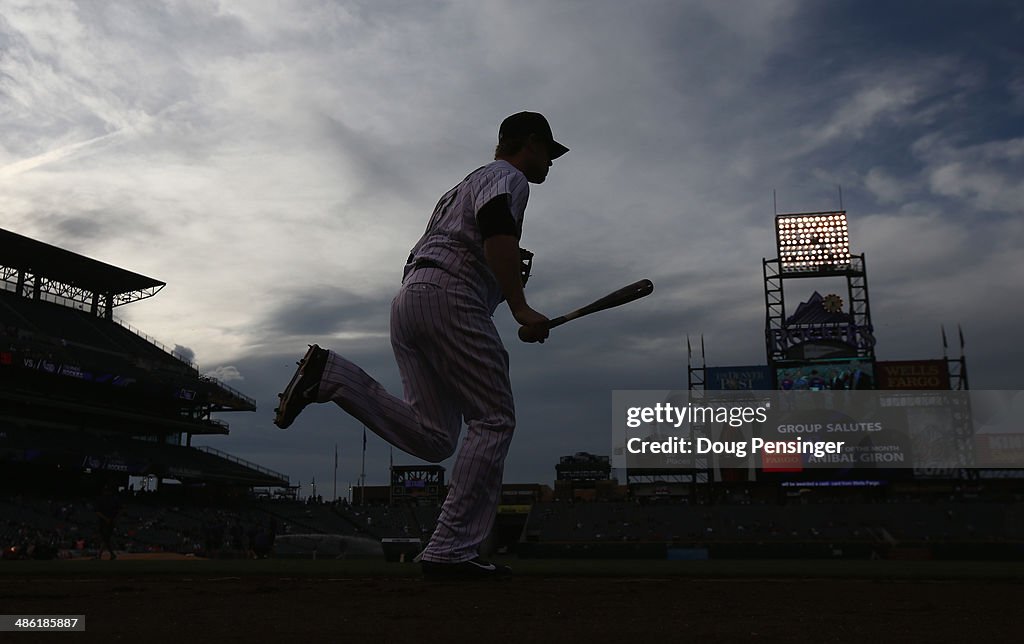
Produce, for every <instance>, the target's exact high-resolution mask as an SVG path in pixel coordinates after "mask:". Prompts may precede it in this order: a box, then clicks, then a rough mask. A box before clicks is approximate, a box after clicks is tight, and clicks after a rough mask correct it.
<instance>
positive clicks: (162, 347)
mask: <svg viewBox="0 0 1024 644" xmlns="http://www.w3.org/2000/svg"><path fill="white" fill-rule="evenodd" d="M111 319H112V320H113V321H114V322H117V323H118V324H120V325H121V326H122V327H124V328H125V329H128V330H129V331H131V332H132V333H134V334H135V335H137V336H139V337H140V338H142V339H143V340H145V341H146V342H148V343H150V344H152V345H154V346H156V348H158V349H160V350H161V351H163V352H164V353H167V354H169V355H170V356H171V357H173V358H175V359H176V360H179V361H181V362H184V363H185V364H187V365H188V366H190V367H192V368H193V369H195V370H196V371H199V365H197V364H196V363H194V362H192V361H191V360H189V359H188V358H186V357H184V356H183V355H181V354H180V353H178V352H177V351H175V350H174V349H171V348H169V347H167V346H166V345H165V344H163V343H162V342H160V341H159V340H157V339H156V338H154V337H152V336H150V335H147V334H146V333H144V332H143V331H141V330H139V329H137V328H135V327H134V326H132V325H131V324H129V323H128V322H125V321H124V320H122V319H121V318H119V317H112V318H111Z"/></svg>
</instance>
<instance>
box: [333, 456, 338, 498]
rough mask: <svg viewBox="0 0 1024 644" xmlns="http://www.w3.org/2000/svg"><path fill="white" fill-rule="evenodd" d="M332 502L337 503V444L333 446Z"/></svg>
mask: <svg viewBox="0 0 1024 644" xmlns="http://www.w3.org/2000/svg"><path fill="white" fill-rule="evenodd" d="M334 502H335V503H337V502H338V444H337V443H335V444H334Z"/></svg>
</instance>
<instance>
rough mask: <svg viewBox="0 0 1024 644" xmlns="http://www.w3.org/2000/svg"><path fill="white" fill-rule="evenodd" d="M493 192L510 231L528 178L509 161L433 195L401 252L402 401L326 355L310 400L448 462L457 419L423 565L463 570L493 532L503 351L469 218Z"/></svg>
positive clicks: (504, 440) (505, 388)
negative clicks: (414, 239)
mask: <svg viewBox="0 0 1024 644" xmlns="http://www.w3.org/2000/svg"><path fill="white" fill-rule="evenodd" d="M502 195H508V204H509V207H510V209H511V211H512V215H513V219H514V220H515V225H516V229H517V231H520V232H521V230H522V223H523V216H524V213H525V210H526V202H527V200H528V198H529V185H528V182H527V179H526V177H525V176H524V175H523V173H522V172H520V171H519V170H518V169H516V168H515V167H514V166H512V165H511V164H510V163H508V162H506V161H495V162H493V163H490V164H488V165H486V166H484V167H482V168H479V169H478V170H475V171H474V172H472V173H470V175H469V176H467V177H466V178H465V179H464V180H463V181H462V182H461V183H460V184H459V185H458V186H456V187H455V188H453V189H452V190H450V191H448V192H447V193H446V194H445V195H444V196H443V197H442V198H441V200H440V201H439V202H438V204H437V206H436V207H435V209H434V212H433V214H432V216H431V218H430V222H429V223H428V225H427V229H426V231H425V232H424V234H423V237H422V238H421V239H420V241H419V242H418V243H417V244H416V246H415V247H414V248H413V250H412V252H411V253H410V255H409V262H408V264H407V265H406V267H405V271H404V277H403V283H402V288H401V289H400V290H399V292H398V295H397V296H395V299H394V301H393V302H392V309H391V344H392V348H393V349H394V353H395V359H396V361H397V363H398V368H399V371H400V372H401V375H402V385H403V388H404V394H405V396H404V398H397V397H396V396H393V395H392V394H390V393H389V392H387V391H386V390H385V389H384V387H383V386H382V385H381V384H380V383H379V382H377V381H376V380H375V379H374V378H373V377H372V376H370V375H369V374H367V373H366V372H365V371H363V370H362V369H361V368H360V367H359V366H358V365H356V364H354V363H352V362H351V361H349V360H347V359H346V358H344V357H343V356H341V355H338V354H337V353H335V352H333V351H331V352H330V353H329V356H328V359H327V365H326V367H325V369H324V374H323V378H322V381H321V383H320V388H319V394H318V396H319V402H327V401H334V402H335V403H337V404H338V405H339V406H340V407H341V408H342V409H344V410H345V411H347V412H348V413H350V414H352V415H353V416H355V417H356V418H357V419H359V420H360V421H362V422H363V423H364V424H365V425H366V426H367V427H369V428H370V429H371V430H373V431H374V432H375V433H377V434H378V435H379V436H381V437H382V438H384V439H385V440H387V441H388V442H389V443H391V444H392V445H395V446H396V447H398V448H399V449H402V450H404V451H406V452H408V453H409V454H412V455H413V456H416V457H419V458H422V459H424V460H428V461H432V462H438V461H441V460H444V459H445V458H448V457H449V456H451V455H452V453H453V452H454V451H455V448H456V445H457V444H458V440H459V435H460V433H461V429H462V422H463V421H465V423H466V431H465V435H464V437H463V441H462V447H461V449H459V453H458V455H457V456H456V459H455V464H454V466H453V467H452V471H451V474H450V477H449V484H450V487H449V491H448V496H447V497H446V498H445V502H444V505H443V506H442V508H441V513H440V516H439V517H438V521H437V528H436V530H435V532H434V534H433V535H432V536H431V538H430V541H429V543H428V544H427V547H426V549H425V550H424V552H423V554H422V557H423V559H424V560H425V561H435V562H462V561H467V560H469V559H473V558H474V557H476V556H477V555H478V554H479V553H478V548H479V545H480V544H481V543H482V542H483V541H484V539H486V538H487V535H488V534H489V533H490V530H491V527H492V526H493V524H494V519H495V516H496V513H497V508H498V501H499V499H500V494H501V481H502V474H503V472H504V463H505V456H506V455H507V453H508V448H509V444H510V443H511V441H512V434H513V430H514V429H515V405H514V402H513V398H512V387H511V382H510V379H509V364H508V353H507V352H506V351H505V347H504V345H503V344H502V342H501V338H500V336H499V335H498V331H497V329H496V328H495V326H494V322H493V320H492V319H491V316H492V315H493V313H494V311H495V309H496V307H497V305H498V303H499V302H500V301H501V298H502V293H501V289H500V287H499V286H498V283H497V280H496V279H495V277H494V274H493V272H492V271H491V269H490V267H489V266H488V264H487V260H486V258H485V257H484V252H483V237H482V235H481V233H480V230H479V228H478V226H477V220H476V215H477V212H478V211H479V210H480V208H482V207H483V206H484V205H485V204H487V203H488V202H490V201H491V200H492V199H494V198H495V197H500V196H502Z"/></svg>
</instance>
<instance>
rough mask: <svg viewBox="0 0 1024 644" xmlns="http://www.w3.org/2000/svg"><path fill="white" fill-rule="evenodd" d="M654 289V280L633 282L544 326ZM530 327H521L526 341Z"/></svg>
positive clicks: (553, 325)
mask: <svg viewBox="0 0 1024 644" xmlns="http://www.w3.org/2000/svg"><path fill="white" fill-rule="evenodd" d="M652 291H654V282H652V281H651V280H640V281H638V282H633V283H632V284H630V285H629V286H623V287H622V288H620V289H619V290H617V291H614V292H612V293H609V294H608V295H605V296H604V297H602V298H601V299H599V300H594V301H593V302H591V303H590V304H587V305H586V306H582V307H580V308H578V309H576V310H575V311H570V312H569V313H566V314H565V315H560V316H558V317H557V318H552V319H550V320H548V321H547V322H546V323H545V324H544V326H545V327H547V328H548V329H553V328H555V327H556V326H561V325H563V324H565V323H566V322H569V321H570V320H575V319H576V318H581V317H583V316H584V315H590V314H591V313H597V312H598V311H604V310H605V309H612V308H615V307H616V306H622V305H623V304H628V303H630V302H632V301H633V300H639V299H640V298H641V297H645V296H647V295H650V294H651V292H652ZM529 329H530V327H526V326H521V327H519V339H520V340H523V341H524V342H528V341H529V340H528V338H529V337H530V336H529Z"/></svg>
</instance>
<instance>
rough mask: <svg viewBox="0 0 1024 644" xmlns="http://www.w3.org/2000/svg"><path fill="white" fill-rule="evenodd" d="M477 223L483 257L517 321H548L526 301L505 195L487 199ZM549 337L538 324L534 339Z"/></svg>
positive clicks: (532, 323)
mask: <svg viewBox="0 0 1024 644" xmlns="http://www.w3.org/2000/svg"><path fill="white" fill-rule="evenodd" d="M477 223H478V225H479V227H480V233H481V236H482V237H483V240H484V257H486V259H487V264H488V266H490V268H491V271H492V272H493V273H494V276H495V277H496V278H497V280H498V285H499V286H500V287H501V293H502V295H504V296H505V301H506V302H508V308H509V310H510V311H511V312H512V317H514V318H515V319H516V322H518V323H519V324H522V325H524V326H530V325H536V324H540V323H542V322H546V321H547V319H548V318H547V316H545V315H543V314H541V313H538V312H537V311H535V310H533V308H531V307H530V305H529V304H527V302H526V294H525V293H524V292H523V278H522V275H521V273H520V265H519V237H518V235H517V232H518V231H517V227H516V224H515V219H514V218H513V217H512V211H511V210H510V208H509V204H508V195H499V196H497V197H495V198H494V199H492V200H491V201H489V202H487V204H485V205H484V206H483V207H482V208H481V209H480V211H479V212H478V213H477ZM547 337H548V330H547V329H546V328H538V329H537V332H536V333H535V334H534V336H533V341H534V342H536V341H540V340H544V339H545V338H547Z"/></svg>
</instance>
